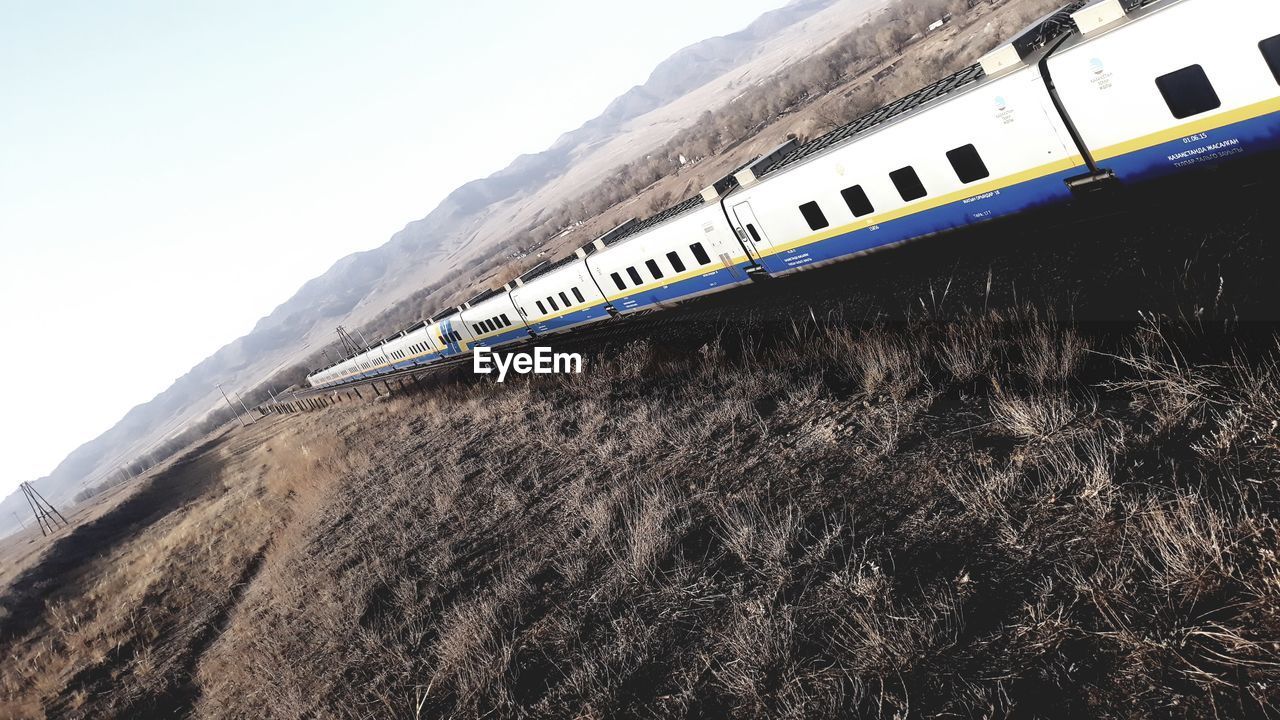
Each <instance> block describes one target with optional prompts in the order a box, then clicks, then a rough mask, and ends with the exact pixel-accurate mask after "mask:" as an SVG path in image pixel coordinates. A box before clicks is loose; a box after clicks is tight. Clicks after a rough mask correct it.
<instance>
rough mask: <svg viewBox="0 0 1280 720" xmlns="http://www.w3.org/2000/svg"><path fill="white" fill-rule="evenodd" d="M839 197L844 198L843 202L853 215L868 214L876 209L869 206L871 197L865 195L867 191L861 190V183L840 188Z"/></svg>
mask: <svg viewBox="0 0 1280 720" xmlns="http://www.w3.org/2000/svg"><path fill="white" fill-rule="evenodd" d="M840 197H842V198H844V204H845V205H848V206H849V212H851V213H853V216H854V217H862V216H863V215H870V214H871V213H873V212H875V211H876V209H875V208H874V207H872V206H871V198H869V197H867V191H866V190H863V189H862V186H861V185H854V186H853V187H847V188H845V189H843V190H841V191H840Z"/></svg>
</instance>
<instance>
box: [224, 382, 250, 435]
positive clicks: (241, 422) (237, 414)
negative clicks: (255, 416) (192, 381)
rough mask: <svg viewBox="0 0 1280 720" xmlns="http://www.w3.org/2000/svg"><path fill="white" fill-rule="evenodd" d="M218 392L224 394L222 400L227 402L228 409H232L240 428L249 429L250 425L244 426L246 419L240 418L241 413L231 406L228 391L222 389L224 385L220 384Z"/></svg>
mask: <svg viewBox="0 0 1280 720" xmlns="http://www.w3.org/2000/svg"><path fill="white" fill-rule="evenodd" d="M218 392H220V393H222V399H223V400H226V401H227V407H229V408H231V412H232V413H234V414H235V416H236V419H237V420H239V421H240V427H248V425H245V424H244V418H242V417H240V412H239V411H238V410H236V406H235V405H232V404H231V398H229V397H227V391H226V390H223V389H222V383H218Z"/></svg>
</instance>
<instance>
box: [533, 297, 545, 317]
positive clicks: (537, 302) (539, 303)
mask: <svg viewBox="0 0 1280 720" xmlns="http://www.w3.org/2000/svg"><path fill="white" fill-rule="evenodd" d="M533 302H534V304H535V305H537V306H538V312H540V313H542V314H543V315H546V314H547V308H546V306H545V305H543V304H542V301H541V300H534V301H533Z"/></svg>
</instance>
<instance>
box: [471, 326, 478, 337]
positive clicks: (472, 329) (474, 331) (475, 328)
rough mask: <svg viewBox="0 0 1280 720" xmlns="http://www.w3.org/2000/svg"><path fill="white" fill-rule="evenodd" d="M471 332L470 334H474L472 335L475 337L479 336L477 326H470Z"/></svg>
mask: <svg viewBox="0 0 1280 720" xmlns="http://www.w3.org/2000/svg"><path fill="white" fill-rule="evenodd" d="M471 332H472V333H474V334H476V335H479V334H480V326H479V325H472V326H471Z"/></svg>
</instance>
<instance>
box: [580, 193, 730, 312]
mask: <svg viewBox="0 0 1280 720" xmlns="http://www.w3.org/2000/svg"><path fill="white" fill-rule="evenodd" d="M597 246H598V249H597V250H596V252H595V253H593V254H591V255H588V256H587V258H586V264H587V269H588V270H589V272H590V273H591V275H592V277H594V278H595V279H596V281H597V283H598V284H599V287H600V290H601V291H602V293H603V294H604V296H605V298H606V299H607V300H608V301H609V303H610V304H611V305H612V306H613V308H614V309H615V310H616V311H617V312H618V313H619V314H621V315H626V314H628V313H633V312H636V311H639V310H647V309H653V308H663V307H669V306H671V305H675V304H677V303H680V302H683V301H685V300H689V299H691V298H695V297H698V296H701V295H707V294H709V293H715V292H720V291H723V290H728V289H729V288H732V287H734V286H737V285H741V284H743V283H747V282H750V281H751V277H750V275H749V274H748V270H749V269H750V268H751V267H752V262H751V259H750V258H749V257H748V256H747V254H746V251H745V250H744V249H743V247H742V245H741V243H739V242H738V240H737V238H736V237H734V234H733V229H732V228H731V227H729V223H728V221H727V220H726V219H725V216H724V211H723V210H722V209H721V207H720V204H719V203H718V202H714V201H712V202H708V201H707V200H706V198H705V197H704V196H695V197H693V198H690V199H689V200H687V201H685V202H683V203H681V204H679V205H676V206H675V207H673V208H671V209H670V210H667V211H665V212H663V213H659V214H658V215H655V216H653V217H651V218H649V219H647V220H644V221H643V222H639V223H635V224H634V225H632V226H630V227H628V228H627V229H626V230H625V231H623V232H619V233H617V234H616V235H614V236H613V237H607V238H606V239H605V240H603V241H597Z"/></svg>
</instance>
